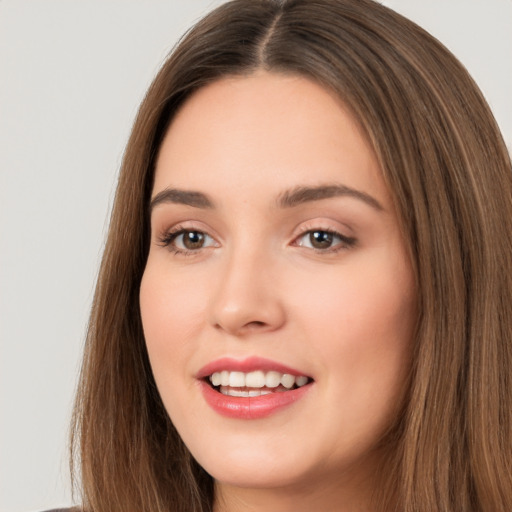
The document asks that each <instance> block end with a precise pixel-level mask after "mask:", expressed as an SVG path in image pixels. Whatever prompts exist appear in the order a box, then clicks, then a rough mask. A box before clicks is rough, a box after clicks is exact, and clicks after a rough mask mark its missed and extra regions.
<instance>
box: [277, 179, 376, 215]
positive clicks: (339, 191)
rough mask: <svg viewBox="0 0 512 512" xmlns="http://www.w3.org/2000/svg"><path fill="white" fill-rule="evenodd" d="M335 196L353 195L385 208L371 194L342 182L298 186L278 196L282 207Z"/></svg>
mask: <svg viewBox="0 0 512 512" xmlns="http://www.w3.org/2000/svg"><path fill="white" fill-rule="evenodd" d="M333 197H353V198H355V199H359V200H360V201H363V202H364V203H366V204H367V205H369V206H371V207H372V208H374V209H376V210H378V211H383V210H384V207H383V206H382V205H381V204H380V203H379V201H377V199H375V198H374V197H373V196H371V195H370V194H367V193H366V192H362V191H361V190H356V189H354V188H351V187H347V186H346V185H340V184H330V185H319V186H316V187H296V188H294V189H292V190H287V191H285V192H283V193H282V194H280V195H279V197H278V198H277V204H278V206H279V207H281V208H293V207H294V206H298V205H300V204H303V203H308V202H311V201H319V200H321V199H331V198H333Z"/></svg>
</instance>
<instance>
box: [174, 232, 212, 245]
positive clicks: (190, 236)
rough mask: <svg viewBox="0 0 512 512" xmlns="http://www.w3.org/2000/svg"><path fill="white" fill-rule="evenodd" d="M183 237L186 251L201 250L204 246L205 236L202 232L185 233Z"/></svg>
mask: <svg viewBox="0 0 512 512" xmlns="http://www.w3.org/2000/svg"><path fill="white" fill-rule="evenodd" d="M181 237H182V243H183V247H184V248H185V249H201V247H203V245H204V241H205V236H204V233H201V232H200V231H184V232H183V233H182V234H181ZM176 238H177V239H178V238H179V236H178V237H176Z"/></svg>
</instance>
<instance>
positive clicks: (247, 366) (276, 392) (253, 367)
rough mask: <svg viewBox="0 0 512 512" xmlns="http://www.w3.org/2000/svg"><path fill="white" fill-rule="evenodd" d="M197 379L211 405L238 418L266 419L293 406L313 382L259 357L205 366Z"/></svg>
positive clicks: (215, 409)
mask: <svg viewBox="0 0 512 512" xmlns="http://www.w3.org/2000/svg"><path fill="white" fill-rule="evenodd" d="M197 378H198V379H199V381H200V386H201V391H202V393H203V397H204V398H205V400H206V402H207V403H208V405H209V406H210V407H211V408H212V409H213V410H214V411H216V412H218V413H219V414H221V415H223V416H227V417H230V418H238V419H258V418H264V417H266V416H269V415H270V414H273V413H275V412H277V411H278V410H281V409H282V408H284V407H287V406H289V405H292V404H293V403H295V402H296V401H297V400H299V399H300V398H302V397H303V396H304V395H305V394H306V393H307V392H308V391H309V390H310V389H311V384H312V383H313V379H311V378H310V377H309V376H307V375H306V374H304V373H303V372H301V371H299V370H296V369H294V368H291V367H289V366H286V365H283V364H281V363H277V362H275V361H271V360H269V359H263V358H259V357H251V358H248V359H244V360H236V359H232V358H221V359H217V360H216V361H213V362H212V363H209V364H208V365H206V366H205V367H203V368H202V369H201V370H200V371H199V372H198V374H197Z"/></svg>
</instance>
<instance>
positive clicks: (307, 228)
mask: <svg viewBox="0 0 512 512" xmlns="http://www.w3.org/2000/svg"><path fill="white" fill-rule="evenodd" d="M346 229H347V230H348V228H346ZM315 231H317V232H323V233H329V234H331V235H333V236H335V237H337V238H339V239H340V242H339V243H337V244H335V245H333V246H331V247H328V248H325V249H320V248H316V247H307V246H305V245H302V244H299V243H298V242H299V240H301V239H302V238H304V237H305V236H307V235H309V234H311V233H314V232H315ZM343 231H344V230H342V229H340V228H336V227H333V225H332V222H329V223H326V221H321V220H318V221H310V222H308V223H306V224H303V225H301V226H300V228H299V229H298V230H297V231H296V234H295V235H294V236H293V241H292V245H295V246H297V247H303V248H305V249H308V250H311V251H315V252H317V253H319V254H327V253H335V252H338V251H340V250H344V249H345V250H347V249H350V248H352V247H353V246H355V245H356V244H357V239H356V238H355V237H354V236H349V235H346V234H344V233H343Z"/></svg>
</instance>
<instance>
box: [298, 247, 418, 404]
mask: <svg viewBox="0 0 512 512" xmlns="http://www.w3.org/2000/svg"><path fill="white" fill-rule="evenodd" d="M384 256H386V255H384ZM347 268H348V267H347ZM346 270H347V269H346V268H345V269H340V273H339V275H338V276H333V275H330V276H329V278H328V276H325V279H322V276H319V275H317V276H316V279H315V280H314V281H309V282H310V283H311V284H310V285H309V286H302V287H301V288H297V289H295V290H294V291H293V293H292V294H290V295H291V296H292V297H294V301H295V308H296V311H297V312H298V313H297V314H296V317H298V318H299V319H300V322H301V331H302V332H303V333H305V336H306V338H307V340H308V341H309V343H310V344H311V345H312V346H314V349H315V350H314V352H315V359H316V360H318V361H319V362H320V364H321V365H322V372H321V373H323V374H325V375H328V376H329V378H330V379H331V382H335V386H333V388H332V389H334V390H335V392H336V394H337V396H336V400H337V401H338V400H339V401H340V403H345V404H349V403H350V404H352V407H348V408H347V410H349V411H354V412H356V411H359V410H360V409H361V407H367V408H368V410H372V408H373V409H375V406H376V405H375V404H376V403H377V402H378V403H379V404H381V405H382V407H383V409H385V408H386V407H389V406H390V404H395V403H396V402H397V398H398V396H399V395H400V394H401V393H403V392H404V390H405V389H404V388H405V385H404V384H405V381H406V378H407V375H408V371H409V366H410V357H411V351H412V345H413V343H412V339H413V336H414V326H415V321H416V306H415V304H416V299H415V293H414V282H413V276H412V272H411V271H410V270H409V267H408V265H406V264H405V263H404V262H403V260H402V259H400V258H396V256H395V255H394V254H390V257H383V255H382V254H381V255H379V257H378V258H375V261H364V262H362V264H361V267H359V266H353V267H350V272H348V271H346Z"/></svg>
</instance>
